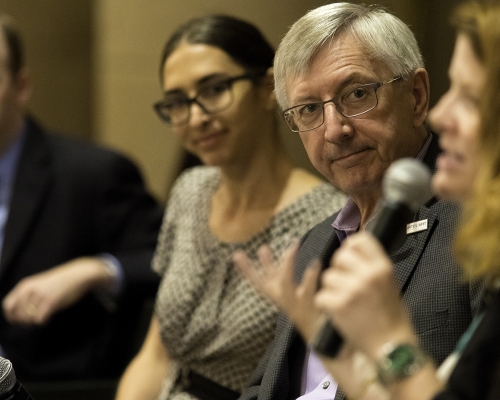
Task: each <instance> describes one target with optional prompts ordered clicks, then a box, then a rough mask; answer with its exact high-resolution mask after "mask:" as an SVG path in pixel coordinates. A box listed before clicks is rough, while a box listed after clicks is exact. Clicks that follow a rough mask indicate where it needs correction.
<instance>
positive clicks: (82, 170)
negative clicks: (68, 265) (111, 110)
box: [0, 118, 163, 381]
mask: <svg viewBox="0 0 500 400" xmlns="http://www.w3.org/2000/svg"><path fill="white" fill-rule="evenodd" d="M162 214H163V211H162V209H160V208H159V206H158V205H157V204H156V202H155V201H154V199H153V198H152V197H151V196H150V195H149V194H148V193H147V192H146V190H145V187H144V185H143V181H142V178H141V176H140V173H139V171H138V169H137V168H136V167H135V166H134V165H133V164H132V163H131V162H130V161H128V160H127V159H125V158H124V157H122V156H120V155H118V154H116V153H114V152H112V151H110V150H105V149H102V148H99V147H97V146H93V145H90V144H88V143H84V142H79V141H76V140H73V139H69V138H66V137H61V136H55V135H50V134H47V133H46V132H44V131H43V130H42V129H41V128H40V127H39V126H38V125H37V124H36V123H35V122H34V121H33V120H31V119H29V118H28V120H27V132H26V136H25V141H24V144H23V148H22V151H21V155H20V160H19V166H18V169H17V172H16V177H15V181H14V186H13V195H12V198H11V203H10V211H9V216H8V220H7V223H6V226H5V236H4V244H3V250H2V258H1V260H0V296H1V298H2V299H3V298H4V297H5V295H6V294H7V293H8V292H9V291H10V290H11V289H12V288H13V287H14V286H15V285H16V284H17V283H18V282H19V281H20V280H21V279H23V278H24V277H27V276H30V275H33V274H36V273H38V272H41V271H45V270H48V269H50V268H51V267H54V266H56V265H58V264H60V263H64V262H66V261H69V260H71V259H74V258H76V257H80V256H94V255H98V254H99V253H104V252H106V253H110V254H112V255H114V256H115V257H117V258H118V260H119V261H120V262H121V264H122V266H123V269H124V278H125V286H124V292H123V295H122V296H121V297H120V298H119V300H118V307H117V309H116V310H115V311H108V310H107V309H106V308H105V307H103V303H102V302H100V301H99V300H98V298H97V297H96V296H95V294H94V293H90V294H89V295H87V296H86V297H85V298H84V299H83V300H82V301H80V302H78V303H77V304H75V305H74V306H72V307H70V308H69V309H67V310H64V311H61V312H60V313H58V314H57V315H55V316H54V317H53V318H52V319H51V321H50V322H49V323H47V324H46V325H44V326H35V327H33V326H30V327H25V326H19V325H11V324H9V323H7V321H6V320H5V318H4V316H3V313H2V316H1V317H0V345H1V346H2V348H3V350H4V352H5V356H6V357H7V358H9V359H10V360H11V361H12V363H13V366H14V369H15V371H16V375H17V376H18V378H19V379H21V380H25V381H26V380H63V379H82V378H111V377H113V378H114V377H118V376H119V375H120V374H121V372H123V369H124V368H125V366H126V364H127V363H128V361H129V360H130V358H131V356H132V354H133V352H134V351H135V350H136V349H137V344H136V343H135V341H137V340H138V339H137V332H136V329H137V325H138V324H139V318H140V315H141V312H142V310H143V303H144V301H145V299H147V298H150V297H154V295H155V293H156V288H157V285H158V283H159V278H158V277H157V276H156V274H154V273H153V272H152V271H151V269H150V260H151V258H152V254H153V251H154V248H155V245H156V237H157V233H158V230H159V227H160V224H161V218H162Z"/></svg>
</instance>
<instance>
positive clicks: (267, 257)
mask: <svg viewBox="0 0 500 400" xmlns="http://www.w3.org/2000/svg"><path fill="white" fill-rule="evenodd" d="M257 255H258V256H259V262H260V264H261V265H262V266H263V267H264V268H266V269H268V268H275V267H276V265H275V262H274V257H273V253H272V252H271V249H270V248H269V246H266V245H263V246H260V247H259V249H258V250H257Z"/></svg>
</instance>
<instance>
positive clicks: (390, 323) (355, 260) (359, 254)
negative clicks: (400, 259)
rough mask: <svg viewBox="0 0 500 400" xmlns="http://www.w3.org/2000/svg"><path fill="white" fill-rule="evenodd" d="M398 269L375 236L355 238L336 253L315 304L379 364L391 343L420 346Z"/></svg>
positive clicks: (357, 236) (343, 334)
mask: <svg viewBox="0 0 500 400" xmlns="http://www.w3.org/2000/svg"><path fill="white" fill-rule="evenodd" d="M392 268H393V266H392V262H391V260H390V259H389V258H388V257H387V255H386V253H385V251H384V249H383V248H382V246H381V245H380V244H379V243H378V241H377V240H376V239H375V238H374V237H373V236H372V235H371V234H369V233H367V232H363V233H359V234H356V235H353V236H351V237H349V238H348V239H346V240H345V241H344V242H343V243H342V246H341V247H340V248H339V249H338V250H337V251H336V252H335V254H334V256H333V257H332V260H331V262H330V267H329V268H328V270H327V271H325V272H324V274H323V276H322V289H321V290H320V291H319V292H318V294H317V295H316V298H315V304H316V305H317V307H318V308H320V309H321V310H323V311H325V312H326V313H327V315H328V316H329V317H330V318H332V320H333V321H334V324H335V326H336V327H337V328H338V329H339V331H340V332H341V334H342V336H343V337H344V338H345V339H346V340H347V341H349V343H351V344H352V345H353V346H354V347H355V348H357V349H360V350H361V351H363V352H365V353H366V354H367V355H369V356H371V357H374V358H376V357H377V353H378V351H379V350H380V348H381V347H382V346H383V345H384V344H386V343H387V342H390V341H393V342H410V343H416V339H415V336H414V334H413V331H412V327H411V324H410V321H409V318H408V315H407V313H406V310H405V309H404V307H403V305H402V302H401V297H400V293H399V290H398V288H397V286H396V284H395V281H394V276H393V273H392Z"/></svg>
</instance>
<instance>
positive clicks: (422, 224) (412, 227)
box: [406, 219, 427, 235]
mask: <svg viewBox="0 0 500 400" xmlns="http://www.w3.org/2000/svg"><path fill="white" fill-rule="evenodd" d="M426 230H427V219H422V220H420V221H415V222H411V223H409V224H407V225H406V234H407V235H411V234H412V233H417V232H421V231H426Z"/></svg>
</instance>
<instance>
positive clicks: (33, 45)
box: [0, 0, 458, 201]
mask: <svg viewBox="0 0 500 400" xmlns="http://www.w3.org/2000/svg"><path fill="white" fill-rule="evenodd" d="M457 2H458V1H457V0H392V1H382V2H375V1H365V3H368V4H372V3H381V4H383V5H385V6H387V7H388V8H389V9H391V10H392V11H393V12H394V13H395V14H396V15H398V16H399V17H400V18H402V19H403V20H404V21H405V22H407V23H408V24H410V26H411V28H412V29H413V30H414V32H415V33H416V35H417V39H418V40H419V43H420V46H421V48H422V51H423V53H424V57H425V58H426V61H427V68H428V70H429V73H430V74H431V85H432V88H433V90H432V96H433V97H432V102H433V103H434V102H435V101H436V100H437V98H438V97H439V96H440V94H441V93H443V92H444V91H445V89H446V88H447V86H448V81H447V77H446V69H447V65H448V62H449V58H450V55H451V51H452V43H453V32H452V31H451V29H450V28H449V27H448V22H447V20H448V16H449V13H450V10H451V9H452V8H453V6H454V5H455V4H456V3H457ZM326 3H328V1H325V0H93V1H92V0H71V1H68V0H36V1H35V0H0V10H2V11H4V12H7V13H9V14H11V15H13V16H14V17H15V18H16V19H17V20H18V22H19V24H20V27H21V30H22V32H23V36H24V39H25V47H26V53H27V61H28V64H29V66H30V68H31V70H32V75H33V81H34V85H35V91H34V96H33V99H32V102H31V112H32V113H33V114H34V115H35V116H36V118H38V119H39V120H40V121H41V122H42V123H43V124H44V125H45V126H46V127H47V128H50V129H54V130H58V131H63V132H64V133H65V134H68V135H72V136H76V137H80V138H83V139H84V140H92V141H94V142H96V143H99V144H102V145H105V146H108V147H112V148H114V149H117V150H119V151H120V152H122V153H124V154H126V155H127V156H129V157H130V158H132V159H133V160H134V161H135V162H136V163H137V164H138V166H139V167H140V168H141V170H142V172H143V175H144V177H145V179H146V183H147V185H148V187H149V188H150V189H151V191H152V192H153V193H154V195H155V196H156V197H157V198H158V199H159V200H161V201H164V200H165V199H166V197H167V194H168V190H169V188H170V185H171V183H172V181H173V180H174V179H175V176H176V175H177V173H178V169H179V165H180V162H181V160H182V156H183V153H182V151H181V149H180V148H179V145H178V143H177V141H176V139H175V137H174V136H173V135H172V134H171V133H170V132H169V130H168V128H167V127H166V126H164V125H163V124H162V123H161V122H160V121H159V120H158V118H157V117H156V116H155V114H154V113H153V110H152V104H153V102H154V101H156V100H158V99H159V98H160V97H161V91H160V84H159V79H158V69H159V66H158V59H159V56H160V53H161V50H162V47H163V44H164V42H165V41H166V39H167V38H168V36H169V35H170V34H171V33H172V32H173V31H174V30H175V29H176V27H177V26H178V25H179V24H181V23H183V22H185V21H187V20H188V19H190V18H192V17H195V16H200V15H203V14H206V13H226V14H231V15H235V16H238V17H241V18H244V19H247V20H249V21H251V22H253V23H255V24H256V25H257V26H258V27H259V28H260V29H261V30H262V31H263V32H264V34H265V35H266V37H267V38H268V39H269V40H270V41H271V43H273V44H274V45H275V46H277V45H278V43H279V41H280V39H281V37H282V36H283V35H284V34H285V33H286V31H287V28H288V27H289V26H290V25H291V24H292V23H293V22H294V21H296V20H297V19H298V18H299V17H300V16H302V15H303V14H304V13H305V12H307V11H308V10H310V9H312V8H316V7H318V6H320V5H323V4H326ZM282 131H283V132H282V134H283V137H284V139H285V142H286V144H287V146H288V148H289V151H290V152H291V153H292V156H293V158H294V159H295V160H296V161H297V162H298V163H299V164H301V165H302V166H305V167H306V168H309V169H312V167H311V166H310V164H309V162H308V160H307V157H306V155H305V152H304V151H303V149H302V146H301V144H300V141H299V139H298V137H297V136H295V135H293V134H291V132H288V131H287V130H286V129H285V128H284V127H283V128H282Z"/></svg>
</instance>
